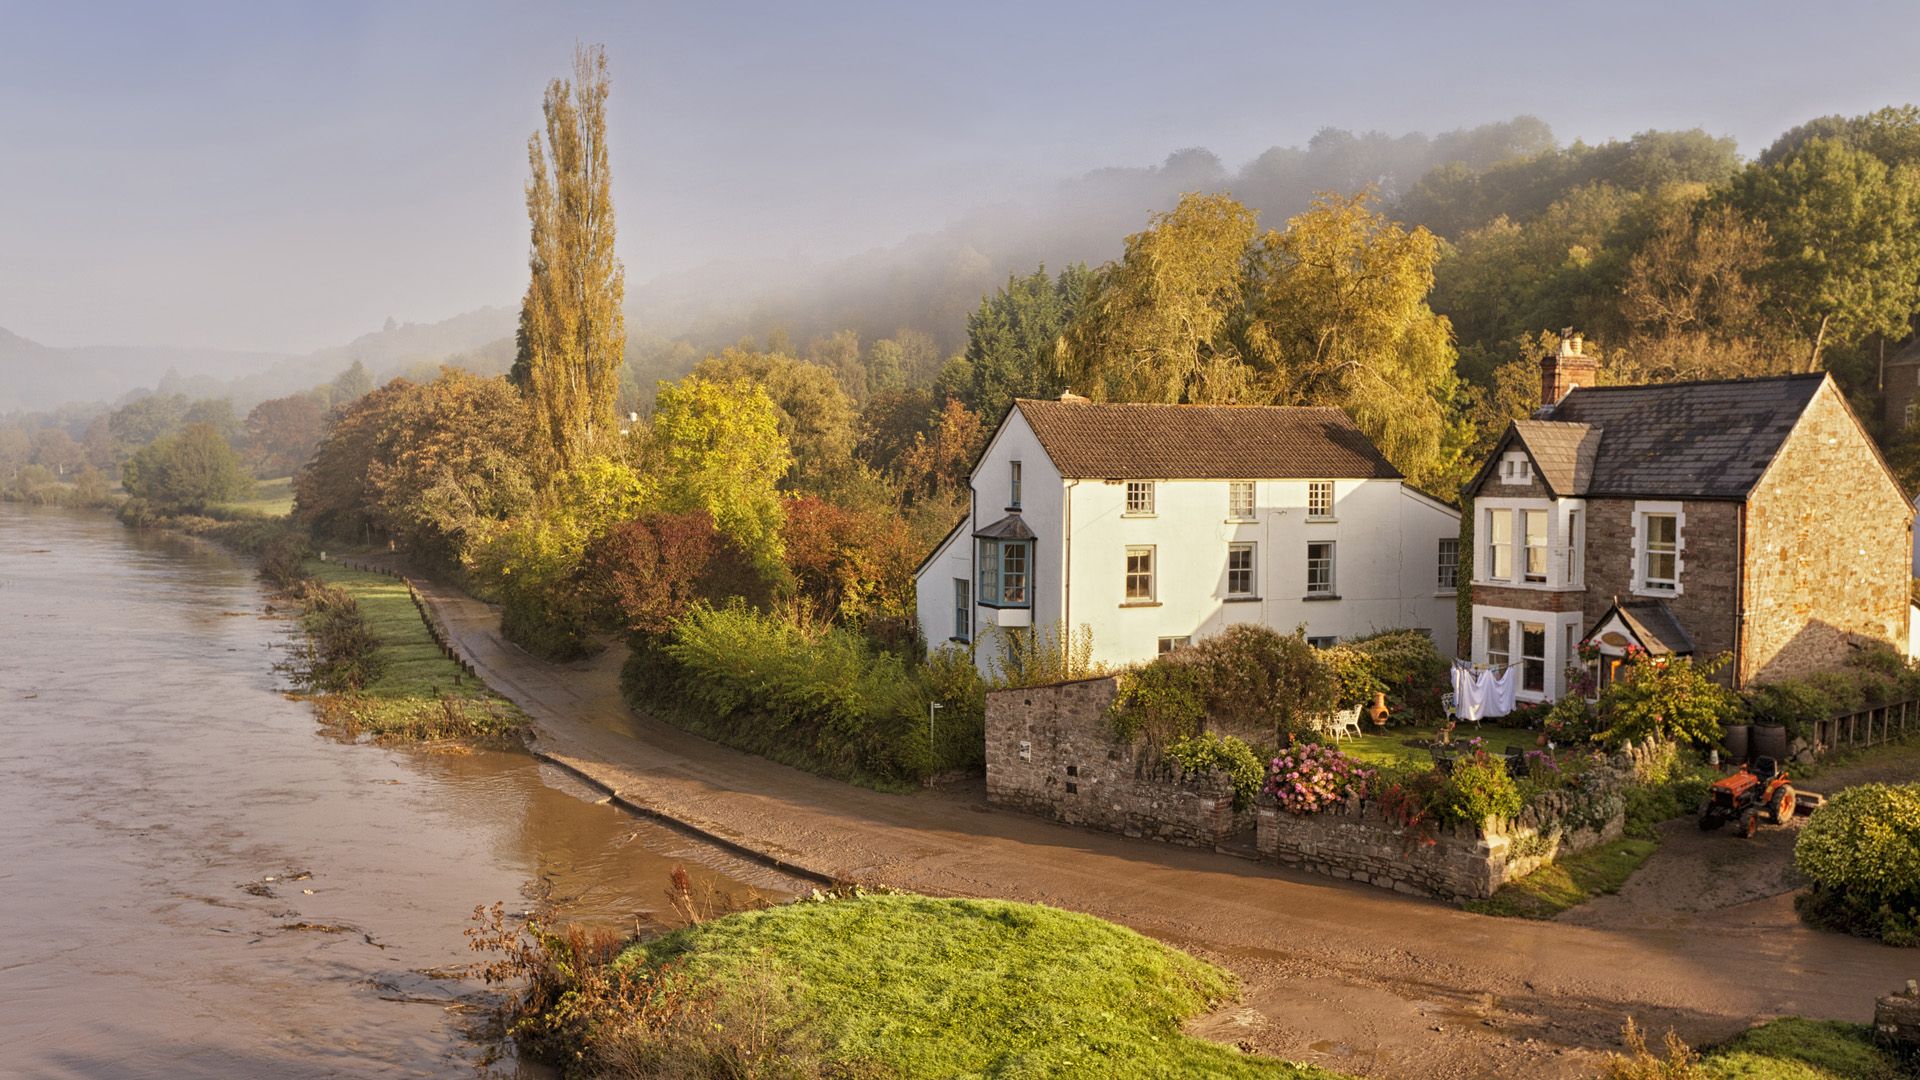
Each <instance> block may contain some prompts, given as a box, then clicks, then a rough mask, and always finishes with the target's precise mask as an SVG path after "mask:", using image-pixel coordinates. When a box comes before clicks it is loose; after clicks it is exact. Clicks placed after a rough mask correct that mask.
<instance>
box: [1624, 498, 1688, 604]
mask: <svg viewBox="0 0 1920 1080" xmlns="http://www.w3.org/2000/svg"><path fill="white" fill-rule="evenodd" d="M1653 517H1671V518H1672V519H1673V581H1672V585H1673V587H1672V588H1667V587H1666V581H1665V579H1656V578H1649V577H1648V576H1647V562H1648V557H1649V556H1650V555H1651V554H1653V552H1651V551H1650V550H1649V544H1648V539H1649V536H1648V527H1647V519H1648V518H1653ZM1632 558H1633V566H1632V568H1631V570H1632V574H1633V577H1632V579H1631V580H1632V582H1633V594H1634V595H1635V596H1660V597H1665V596H1680V595H1683V594H1684V593H1685V592H1686V584H1685V582H1686V571H1687V514H1686V508H1685V505H1684V504H1682V503H1678V502H1635V503H1634V504H1633V553H1632Z"/></svg>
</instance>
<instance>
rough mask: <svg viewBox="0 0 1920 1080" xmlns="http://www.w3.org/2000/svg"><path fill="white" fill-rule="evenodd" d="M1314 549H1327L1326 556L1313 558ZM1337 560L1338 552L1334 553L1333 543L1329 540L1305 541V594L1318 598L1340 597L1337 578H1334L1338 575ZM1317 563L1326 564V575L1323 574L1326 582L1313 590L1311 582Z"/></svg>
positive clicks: (1312, 582)
mask: <svg viewBox="0 0 1920 1080" xmlns="http://www.w3.org/2000/svg"><path fill="white" fill-rule="evenodd" d="M1315 548H1325V549H1327V553H1326V556H1325V557H1324V558H1323V559H1322V558H1315V557H1314V554H1313V550H1314V549H1315ZM1338 560H1339V555H1338V552H1336V551H1335V549H1334V543H1333V541H1331V540H1309V541H1307V593H1306V594H1307V595H1308V596H1316V597H1318V596H1338V595H1340V591H1339V578H1338V577H1337V576H1336V575H1337V574H1338V568H1339V561H1338ZM1319 562H1324V563H1325V564H1326V574H1325V577H1326V580H1325V581H1324V582H1322V583H1321V585H1320V587H1319V588H1315V587H1314V581H1313V571H1314V564H1315V563H1319Z"/></svg>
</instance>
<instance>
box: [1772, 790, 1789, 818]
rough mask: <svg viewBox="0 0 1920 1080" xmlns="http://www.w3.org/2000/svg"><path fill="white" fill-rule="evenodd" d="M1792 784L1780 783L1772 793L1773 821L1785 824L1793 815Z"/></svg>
mask: <svg viewBox="0 0 1920 1080" xmlns="http://www.w3.org/2000/svg"><path fill="white" fill-rule="evenodd" d="M1793 801H1794V795H1793V785H1791V784H1781V785H1780V790H1779V791H1776V792H1774V793H1773V823H1774V824H1775V825H1785V824H1786V823H1787V822H1788V821H1789V820H1790V819H1791V818H1792V817H1793Z"/></svg>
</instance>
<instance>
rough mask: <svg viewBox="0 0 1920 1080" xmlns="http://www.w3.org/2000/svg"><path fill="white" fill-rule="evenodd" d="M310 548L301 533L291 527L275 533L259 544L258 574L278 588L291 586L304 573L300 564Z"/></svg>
mask: <svg viewBox="0 0 1920 1080" xmlns="http://www.w3.org/2000/svg"><path fill="white" fill-rule="evenodd" d="M311 550H312V545H311V544H309V543H308V542H307V538H306V536H304V535H303V534H301V533H298V532H294V531H293V530H291V529H288V530H285V531H282V532H277V533H275V534H274V535H272V536H270V537H268V538H267V539H266V540H265V541H264V542H263V543H261V545H260V576H261V577H263V578H265V579H267V580H268V581H269V582H271V583H273V584H274V585H276V586H278V587H279V588H282V589H291V588H293V587H294V586H295V585H298V584H299V583H300V580H301V578H302V577H303V576H304V574H305V571H303V570H302V569H301V565H300V564H301V563H303V562H305V561H306V558H307V555H308V553H309V552H310V551H311Z"/></svg>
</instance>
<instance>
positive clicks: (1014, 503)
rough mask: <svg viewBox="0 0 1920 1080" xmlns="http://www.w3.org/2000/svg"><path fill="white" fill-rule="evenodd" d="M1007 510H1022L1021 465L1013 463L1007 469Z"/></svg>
mask: <svg viewBox="0 0 1920 1080" xmlns="http://www.w3.org/2000/svg"><path fill="white" fill-rule="evenodd" d="M1007 491H1008V499H1007V509H1009V510H1018V509H1020V463H1019V462H1017V461H1015V462H1011V463H1009V465H1008V468H1007Z"/></svg>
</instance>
